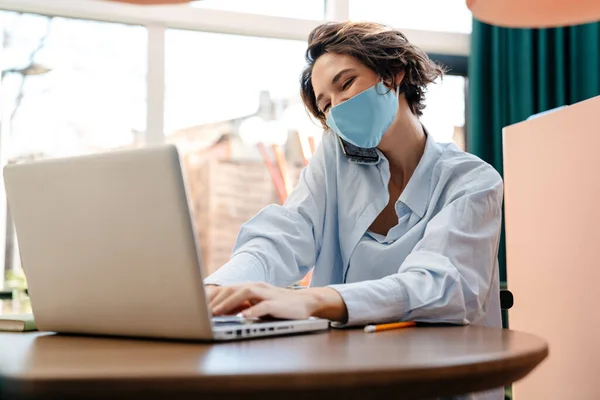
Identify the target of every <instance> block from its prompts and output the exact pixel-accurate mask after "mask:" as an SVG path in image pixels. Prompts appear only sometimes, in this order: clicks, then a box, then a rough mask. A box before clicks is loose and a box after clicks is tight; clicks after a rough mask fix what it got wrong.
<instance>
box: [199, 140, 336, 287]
mask: <svg viewBox="0 0 600 400" xmlns="http://www.w3.org/2000/svg"><path fill="white" fill-rule="evenodd" d="M323 147H324V146H323V145H321V146H320V147H319V148H318V149H317V151H316V152H315V154H314V156H313V158H312V160H311V162H310V163H309V165H308V166H307V167H306V168H305V169H304V170H303V171H302V174H301V176H300V180H299V182H298V185H297V186H296V187H295V188H294V190H293V191H292V193H290V195H289V197H288V199H287V200H286V202H285V204H284V205H283V206H280V205H270V206H268V207H266V208H265V209H263V210H262V211H261V212H259V213H258V214H257V215H256V216H255V217H254V218H252V219H251V220H250V221H248V222H247V223H245V224H244V225H243V226H242V228H241V230H240V232H239V235H238V238H237V241H236V244H235V247H234V249H233V255H232V258H231V260H230V261H229V262H228V263H227V264H225V265H224V266H222V267H221V268H220V269H218V270H217V271H216V272H214V273H213V274H212V275H210V276H209V277H208V278H206V279H205V281H204V283H205V284H207V285H208V284H214V285H235V284H240V283H243V282H267V283H270V284H272V285H275V286H287V285H290V284H293V283H294V282H297V281H298V280H299V279H301V278H302V277H303V276H304V275H306V273H308V271H309V270H310V268H312V267H313V266H314V264H315V260H316V254H317V252H318V250H319V248H320V245H321V243H322V236H323V220H324V212H325V201H326V188H325V171H326V169H325V165H324V164H325V158H324V154H323V153H324V149H323Z"/></svg>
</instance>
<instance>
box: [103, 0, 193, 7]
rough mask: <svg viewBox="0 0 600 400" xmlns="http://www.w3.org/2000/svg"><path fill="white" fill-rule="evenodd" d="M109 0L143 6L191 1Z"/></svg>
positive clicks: (187, 0) (188, 0)
mask: <svg viewBox="0 0 600 400" xmlns="http://www.w3.org/2000/svg"><path fill="white" fill-rule="evenodd" d="M107 1H113V2H117V3H129V4H139V5H143V6H151V5H169V4H184V3H189V2H190V0H107Z"/></svg>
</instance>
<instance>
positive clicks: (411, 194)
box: [398, 131, 442, 218]
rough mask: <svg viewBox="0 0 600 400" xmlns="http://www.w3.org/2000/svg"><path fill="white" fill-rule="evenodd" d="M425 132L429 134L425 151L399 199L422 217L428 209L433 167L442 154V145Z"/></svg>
mask: <svg viewBox="0 0 600 400" xmlns="http://www.w3.org/2000/svg"><path fill="white" fill-rule="evenodd" d="M425 133H426V134H427V141H426V142H425V151H424V152H423V155H422V156H421V160H419V163H418V164H417V168H416V169H415V171H414V172H413V174H412V176H411V177H410V180H409V181H408V184H407V185H406V187H405V188H404V190H403V191H402V194H401V195H400V198H399V199H398V201H401V202H402V203H404V204H406V205H407V206H408V208H410V209H411V210H412V212H414V213H415V214H417V215H418V216H419V217H420V218H423V216H424V215H425V212H426V211H427V207H428V205H429V192H430V190H431V178H432V175H433V168H434V167H435V164H436V163H437V161H438V160H439V158H440V155H441V154H442V148H441V146H440V145H439V144H437V143H436V142H435V140H434V139H433V137H432V136H431V135H430V134H428V133H427V131H425Z"/></svg>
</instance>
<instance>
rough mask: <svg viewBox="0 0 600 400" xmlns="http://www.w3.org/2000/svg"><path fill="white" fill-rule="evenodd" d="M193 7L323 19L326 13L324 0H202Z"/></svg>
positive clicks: (194, 3)
mask: <svg viewBox="0 0 600 400" xmlns="http://www.w3.org/2000/svg"><path fill="white" fill-rule="evenodd" d="M191 5H192V6H193V7H198V8H207V9H213V10H223V11H234V12H240V13H249V14H260V15H270V16H274V17H288V18H299V19H312V20H321V19H323V18H324V15H325V1H324V0H285V1H281V0H201V1H193V2H192V3H191Z"/></svg>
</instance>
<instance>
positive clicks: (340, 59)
mask: <svg viewBox="0 0 600 400" xmlns="http://www.w3.org/2000/svg"><path fill="white" fill-rule="evenodd" d="M349 68H351V69H357V70H362V69H363V68H365V66H364V65H362V64H361V63H360V61H358V60H357V59H356V58H354V57H352V56H349V55H346V54H336V53H325V54H323V55H322V56H321V57H319V58H318V59H317V60H316V61H315V63H314V65H313V70H312V78H311V79H312V84H313V87H315V90H316V86H326V85H329V84H331V80H332V79H333V77H334V76H335V75H336V74H337V73H338V72H339V71H341V70H344V69H349Z"/></svg>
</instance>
